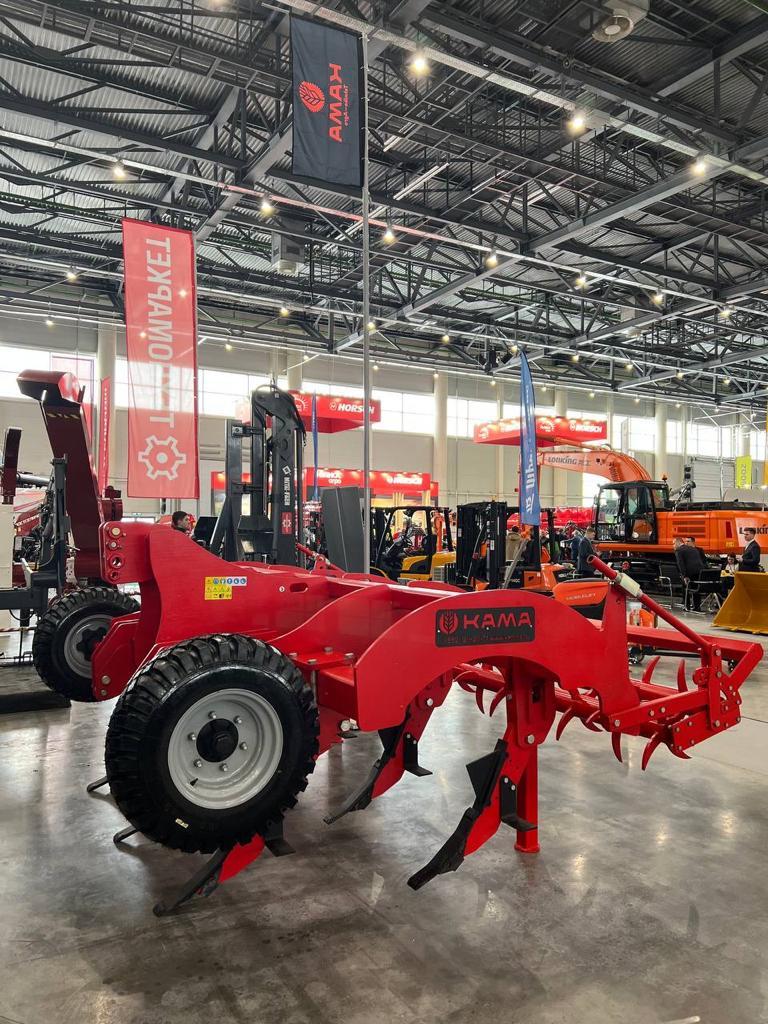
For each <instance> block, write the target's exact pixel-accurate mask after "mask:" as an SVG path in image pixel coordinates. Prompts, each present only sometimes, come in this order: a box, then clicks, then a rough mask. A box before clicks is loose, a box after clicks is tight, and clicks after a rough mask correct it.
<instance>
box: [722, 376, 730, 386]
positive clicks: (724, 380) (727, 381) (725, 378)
mask: <svg viewBox="0 0 768 1024" xmlns="http://www.w3.org/2000/svg"><path fill="white" fill-rule="evenodd" d="M730 383H731V378H730V377H724V378H723V384H725V386H726V387H728V385H729V384H730Z"/></svg>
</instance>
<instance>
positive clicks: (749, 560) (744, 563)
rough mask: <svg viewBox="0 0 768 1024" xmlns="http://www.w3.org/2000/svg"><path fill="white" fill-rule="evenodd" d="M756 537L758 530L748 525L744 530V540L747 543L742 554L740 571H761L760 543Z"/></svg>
mask: <svg viewBox="0 0 768 1024" xmlns="http://www.w3.org/2000/svg"><path fill="white" fill-rule="evenodd" d="M756 537H757V530H755V529H753V527H751V526H747V527H746V529H745V530H744V540H745V541H746V542H747V543H746V546H745V548H744V554H743V555H742V556H741V565H740V566H739V572H760V545H759V544H758V543H757V541H756V540H755V538H756Z"/></svg>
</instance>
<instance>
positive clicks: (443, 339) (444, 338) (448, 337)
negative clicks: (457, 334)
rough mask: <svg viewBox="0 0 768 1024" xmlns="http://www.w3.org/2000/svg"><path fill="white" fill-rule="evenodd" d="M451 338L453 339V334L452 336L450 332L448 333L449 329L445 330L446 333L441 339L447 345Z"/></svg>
mask: <svg viewBox="0 0 768 1024" xmlns="http://www.w3.org/2000/svg"><path fill="white" fill-rule="evenodd" d="M450 340H451V336H450V334H449V333H448V331H446V332H445V334H444V335H443V336H442V338H441V339H440V341H442V343H443V344H444V345H447V344H448V342H449V341H450Z"/></svg>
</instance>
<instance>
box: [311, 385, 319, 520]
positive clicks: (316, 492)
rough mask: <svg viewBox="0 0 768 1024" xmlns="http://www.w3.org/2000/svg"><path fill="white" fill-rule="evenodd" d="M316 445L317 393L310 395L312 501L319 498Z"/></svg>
mask: <svg viewBox="0 0 768 1024" xmlns="http://www.w3.org/2000/svg"><path fill="white" fill-rule="evenodd" d="M317 446H318V437H317V395H314V394H313V395H312V447H313V448H314V451H315V487H314V492H313V494H312V500H313V501H318V500H319V498H320V488H319V487H318V485H317V471H318V461H317Z"/></svg>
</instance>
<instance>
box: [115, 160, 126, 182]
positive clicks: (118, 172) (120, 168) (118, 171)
mask: <svg viewBox="0 0 768 1024" xmlns="http://www.w3.org/2000/svg"><path fill="white" fill-rule="evenodd" d="M112 174H113V175H114V176H115V177H116V178H124V177H125V176H126V174H127V171H126V169H125V164H124V163H123V161H122V160H115V162H114V164H112Z"/></svg>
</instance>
